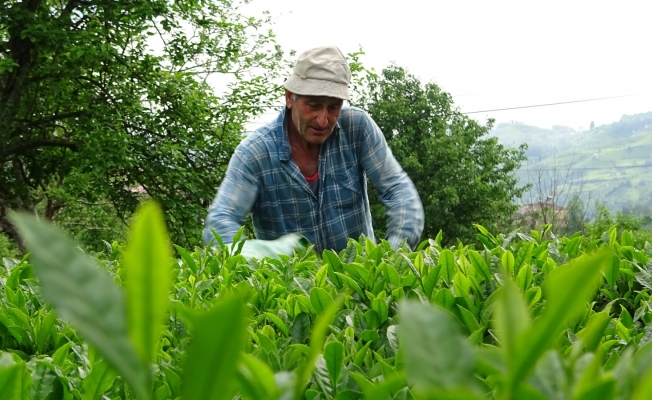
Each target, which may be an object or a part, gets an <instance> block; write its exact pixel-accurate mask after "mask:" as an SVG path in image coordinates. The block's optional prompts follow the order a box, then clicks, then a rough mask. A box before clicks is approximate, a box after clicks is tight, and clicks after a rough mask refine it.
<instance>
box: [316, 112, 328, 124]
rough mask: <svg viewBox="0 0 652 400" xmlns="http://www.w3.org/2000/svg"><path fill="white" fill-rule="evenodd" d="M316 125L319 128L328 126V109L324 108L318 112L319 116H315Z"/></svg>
mask: <svg viewBox="0 0 652 400" xmlns="http://www.w3.org/2000/svg"><path fill="white" fill-rule="evenodd" d="M317 123H318V124H319V127H320V128H324V127H326V126H328V109H326V108H324V109H322V110H320V111H319V114H318V115H317Z"/></svg>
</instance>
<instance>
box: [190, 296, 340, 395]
mask: <svg viewBox="0 0 652 400" xmlns="http://www.w3.org/2000/svg"><path fill="white" fill-rule="evenodd" d="M342 303H344V296H342V295H339V296H337V298H335V301H333V303H332V304H331V305H330V306H328V308H327V309H326V310H324V312H323V313H322V314H321V315H320V316H319V317H317V320H316V321H315V325H314V327H313V329H312V333H311V335H310V354H309V355H308V358H307V360H306V362H305V363H304V364H303V365H302V366H300V367H299V368H297V369H296V370H295V371H296V374H297V381H296V385H295V390H294V398H295V399H298V398H299V397H300V396H301V394H302V393H303V390H304V388H305V386H306V385H307V384H308V381H309V380H310V375H312V372H313V369H314V368H315V362H316V361H317V356H318V355H319V354H321V352H322V348H323V346H324V340H325V338H326V334H327V332H328V330H329V325H330V324H331V323H332V322H333V319H334V318H335V315H337V312H338V310H339V309H340V307H341V306H342ZM184 400H185V399H184Z"/></svg>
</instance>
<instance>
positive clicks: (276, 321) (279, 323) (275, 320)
mask: <svg viewBox="0 0 652 400" xmlns="http://www.w3.org/2000/svg"><path fill="white" fill-rule="evenodd" d="M263 315H264V316H265V317H266V318H269V319H270V320H272V322H273V323H274V325H276V327H277V328H279V329H280V330H281V332H283V334H284V335H286V336H287V335H289V334H290V331H289V329H288V326H287V325H286V324H285V322H283V320H282V319H280V318H279V317H278V316H277V315H275V314H272V313H268V312H267V313H264V314H263Z"/></svg>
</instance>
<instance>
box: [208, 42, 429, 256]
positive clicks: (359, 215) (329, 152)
mask: <svg viewBox="0 0 652 400" xmlns="http://www.w3.org/2000/svg"><path fill="white" fill-rule="evenodd" d="M350 80H351V71H350V69H349V66H348V64H347V62H346V59H345V58H344V55H343V54H342V52H341V51H340V50H339V49H338V48H336V47H320V48H315V49H311V50H308V51H306V52H304V53H303V54H301V55H300V56H299V60H298V62H297V64H296V66H295V68H294V73H293V74H292V75H291V76H290V77H289V78H288V79H287V80H286V81H285V84H284V86H285V104H286V107H285V109H284V110H283V111H281V113H280V114H279V116H278V118H276V120H275V121H273V122H271V123H270V124H268V125H266V126H264V127H262V128H259V129H258V130H256V131H255V132H253V133H251V134H249V135H248V136H247V137H246V138H245V139H244V140H243V141H242V142H241V143H240V144H239V145H238V147H237V148H236V150H235V153H234V154H233V157H232V158H231V161H230V163H229V166H228V169H227V171H226V176H225V178H224V180H223V181H222V184H221V186H220V188H219V190H218V192H217V196H216V197H215V200H214V201H213V204H212V205H211V207H210V210H209V212H208V217H207V219H206V229H205V231H204V240H205V241H206V242H207V243H208V242H210V241H211V240H212V239H213V234H212V233H211V229H212V230H214V231H215V232H216V233H218V234H220V236H221V237H222V239H223V241H224V242H225V243H230V242H231V241H233V236H234V234H235V232H236V231H237V230H238V229H239V228H240V226H241V225H242V224H243V223H244V220H245V216H246V214H247V213H249V212H251V213H252V219H253V225H254V230H255V233H256V237H257V238H258V239H259V240H275V239H278V238H280V237H282V236H284V235H287V234H290V233H299V234H301V235H303V236H305V237H306V238H307V239H308V240H309V241H310V242H311V243H313V244H314V245H315V250H316V251H318V252H320V253H321V251H322V250H324V249H332V250H335V251H340V250H342V249H344V248H345V247H346V245H347V242H348V239H349V238H356V239H357V238H358V237H359V236H360V234H365V236H367V237H369V238H371V239H372V240H374V233H373V228H372V226H371V213H370V209H369V199H368V198H367V183H366V182H367V178H368V179H369V181H370V182H371V184H372V185H373V187H374V188H375V189H376V191H377V193H378V195H379V198H380V200H381V202H382V203H383V204H384V205H385V207H386V210H387V211H386V212H387V216H388V226H387V240H388V241H389V243H390V244H391V245H392V247H394V248H397V247H398V245H399V244H400V242H401V241H402V240H403V239H407V242H408V244H409V245H410V246H412V247H414V246H416V245H417V243H418V242H419V237H420V235H421V232H422V230H423V220H424V215H423V206H422V205H421V201H420V200H419V195H418V193H417V191H416V189H415V187H414V184H413V183H412V181H411V180H410V178H409V177H408V176H407V174H406V173H405V172H404V171H403V169H402V168H401V167H400V165H399V164H398V162H397V161H396V159H395V158H394V156H393V155H392V153H391V150H390V149H389V147H388V146H387V143H386V141H385V138H384V136H383V134H382V132H381V131H380V129H379V128H378V126H377V125H376V124H375V123H374V121H373V120H372V119H371V118H370V117H369V116H368V115H367V114H366V113H365V112H364V111H362V110H360V109H357V108H354V107H344V106H343V103H344V100H348V99H349V91H348V84H349V82H350ZM415 145H417V144H416V143H415Z"/></svg>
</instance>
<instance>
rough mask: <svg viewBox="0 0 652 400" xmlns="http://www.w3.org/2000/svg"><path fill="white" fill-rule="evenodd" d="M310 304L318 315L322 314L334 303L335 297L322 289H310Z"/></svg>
mask: <svg viewBox="0 0 652 400" xmlns="http://www.w3.org/2000/svg"><path fill="white" fill-rule="evenodd" d="M310 303H311V304H312V306H313V307H314V308H315V311H316V312H317V314H321V313H323V312H324V310H326V309H327V308H328V306H330V305H331V304H332V303H333V297H331V295H330V294H328V292H327V291H326V290H324V289H322V288H320V287H313V288H312V289H310Z"/></svg>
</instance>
